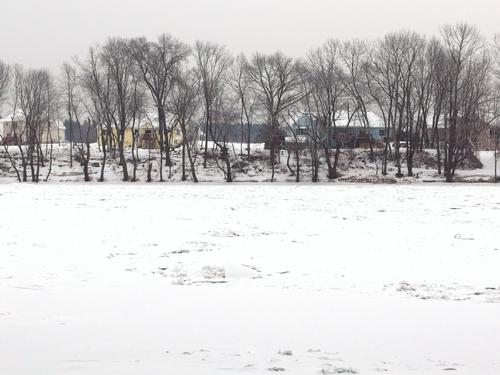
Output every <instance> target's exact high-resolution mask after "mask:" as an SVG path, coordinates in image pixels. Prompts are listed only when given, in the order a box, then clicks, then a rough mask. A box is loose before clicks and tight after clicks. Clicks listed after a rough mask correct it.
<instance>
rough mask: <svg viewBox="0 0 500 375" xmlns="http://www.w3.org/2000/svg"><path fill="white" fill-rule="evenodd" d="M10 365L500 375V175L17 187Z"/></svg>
mask: <svg viewBox="0 0 500 375" xmlns="http://www.w3.org/2000/svg"><path fill="white" fill-rule="evenodd" d="M0 210H1V211H0V213H1V217H2V219H1V221H0V374H6V375H17V374H20V375H21V374H22V375H30V374H33V375H35V374H36V375H40V374H52V375H57V374H72V373H75V374H99V375H101V374H102V375H104V374H106V375H107V374H143V375H150V374H162V375H163V374H176V375H183V374H189V375H191V374H192V375H198V374H219V373H220V374H239V373H249V374H271V373H274V372H283V373H286V374H288V373H290V374H337V373H360V374H378V373H383V372H386V373H394V374H441V373H443V371H445V370H446V371H451V372H452V373H457V374H470V375H481V374H492V375H493V374H498V373H500V355H499V353H500V239H499V233H500V190H499V187H498V186H495V185H441V184H429V185H417V184H414V185H400V184H398V185H390V186H389V185H317V186H312V185H303V186H296V185H292V184H288V185H279V184H278V185H271V184H267V185H243V184H241V185H232V186H229V185H216V184H206V185H196V186H195V185H183V184H176V185H169V184H165V185H159V184H155V185H133V184H127V185H122V184H106V185H99V184H93V185H84V184H83V183H82V184H74V185H73V184H63V185H56V184H45V185H40V186H34V185H28V184H26V185H18V184H2V185H0Z"/></svg>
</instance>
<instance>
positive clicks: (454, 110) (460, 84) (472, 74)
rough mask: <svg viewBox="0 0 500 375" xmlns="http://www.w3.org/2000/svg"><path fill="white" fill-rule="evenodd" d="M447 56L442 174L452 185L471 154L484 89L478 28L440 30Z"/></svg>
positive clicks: (485, 67)
mask: <svg viewBox="0 0 500 375" xmlns="http://www.w3.org/2000/svg"><path fill="white" fill-rule="evenodd" d="M441 33H442V39H443V44H444V49H445V53H446V56H447V76H446V77H447V79H448V90H447V93H446V112H445V122H444V123H445V134H446V141H445V143H444V173H445V177H446V181H447V182H452V181H453V177H454V175H455V170H456V168H457V166H458V165H459V163H461V162H462V161H463V160H464V159H465V158H466V157H467V156H469V155H470V153H471V152H472V143H471V140H470V134H471V131H473V130H474V127H475V126H477V125H478V123H479V122H480V121H481V119H480V118H479V117H478V112H479V110H480V108H479V106H480V105H481V104H482V99H483V98H484V96H485V94H486V92H485V89H486V87H487V78H488V74H487V73H488V69H489V67H490V63H489V58H488V56H487V54H486V50H485V48H484V42H483V40H482V38H481V36H480V34H479V31H478V30H477V28H475V27H473V26H470V25H467V24H457V25H447V26H444V27H443V28H442V31H441Z"/></svg>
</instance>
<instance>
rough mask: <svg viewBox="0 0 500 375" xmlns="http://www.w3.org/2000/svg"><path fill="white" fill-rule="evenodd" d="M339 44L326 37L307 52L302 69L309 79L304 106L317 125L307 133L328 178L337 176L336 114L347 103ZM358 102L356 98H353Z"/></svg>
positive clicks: (338, 147) (337, 136) (338, 150)
mask: <svg viewBox="0 0 500 375" xmlns="http://www.w3.org/2000/svg"><path fill="white" fill-rule="evenodd" d="M340 49H341V44H340V42H339V41H337V40H333V39H331V40H328V41H327V42H326V43H325V44H324V45H323V46H322V47H320V48H318V49H316V50H313V51H311V52H310V53H309V55H308V64H307V66H306V72H307V75H308V80H309V81H310V82H311V89H310V90H309V96H308V97H309V99H308V101H307V102H308V107H309V108H312V110H309V112H311V113H312V114H313V116H314V118H315V120H316V122H317V123H318V125H319V126H317V127H316V126H315V127H314V128H313V130H314V131H313V132H312V133H311V135H312V139H313V142H315V143H317V144H318V145H319V146H320V147H321V148H322V149H323V152H324V156H325V160H326V164H327V167H328V175H327V177H328V178H329V179H334V178H337V177H338V174H337V165H338V160H339V156H340V144H341V141H340V138H339V136H340V134H339V132H338V131H337V127H336V123H337V122H336V121H335V120H336V117H337V116H338V114H339V112H340V111H341V110H345V108H344V107H345V106H346V103H347V102H348V100H349V98H348V96H349V95H348V90H347V83H348V82H347V77H346V74H345V73H344V71H343V69H342V59H341V55H340ZM356 102H358V101H356ZM332 138H335V145H336V146H335V147H336V150H335V158H334V161H333V163H332V160H331V148H332Z"/></svg>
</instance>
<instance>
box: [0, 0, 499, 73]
mask: <svg viewBox="0 0 500 375" xmlns="http://www.w3.org/2000/svg"><path fill="white" fill-rule="evenodd" d="M0 13H1V14H2V18H1V21H0V59H3V60H5V61H7V62H9V63H13V62H19V63H22V64H25V65H29V66H32V67H49V68H52V69H54V68H57V67H58V65H59V64H60V63H61V62H62V61H64V60H68V59H69V58H70V57H71V56H74V55H83V54H85V53H86V51H87V48H88V47H89V46H90V45H92V44H94V43H98V42H103V41H105V40H106V38H107V37H109V36H142V35H145V36H148V37H155V36H156V35H158V34H160V33H163V32H168V33H170V34H173V35H174V36H176V37H178V38H180V39H182V40H184V41H186V42H189V43H192V42H193V41H194V40H196V39H210V40H213V41H216V42H219V43H222V44H225V45H227V47H228V48H229V49H230V50H231V51H233V52H235V53H237V52H246V53H253V52H255V51H256V50H259V51H262V52H271V51H273V50H276V49H280V50H282V51H283V52H285V53H288V54H290V55H292V56H302V55H304V54H305V52H306V51H307V50H308V49H310V48H311V47H315V46H317V45H319V44H321V43H322V42H323V41H324V40H325V39H327V38H330V37H336V38H341V39H347V38H352V37H358V38H376V37H379V36H382V35H383V34H384V33H386V32H388V31H395V30H399V29H404V28H410V29H413V30H416V31H420V32H424V33H427V34H433V33H436V32H437V31H438V29H439V27H440V26H441V25H442V24H444V23H452V22H461V21H467V22H469V23H473V24H476V25H477V26H479V27H480V29H481V30H482V31H483V33H484V35H485V36H488V37H490V36H492V35H493V34H494V33H497V32H500V0H411V1H409V0H0Z"/></svg>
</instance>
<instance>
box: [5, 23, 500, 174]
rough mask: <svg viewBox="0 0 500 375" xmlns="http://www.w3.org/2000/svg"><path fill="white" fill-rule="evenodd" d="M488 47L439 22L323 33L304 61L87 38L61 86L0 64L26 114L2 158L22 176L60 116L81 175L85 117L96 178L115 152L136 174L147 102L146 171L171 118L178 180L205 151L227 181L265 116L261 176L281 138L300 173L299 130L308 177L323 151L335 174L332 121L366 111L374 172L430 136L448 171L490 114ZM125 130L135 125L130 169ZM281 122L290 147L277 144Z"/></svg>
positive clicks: (493, 68)
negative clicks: (97, 158) (374, 131)
mask: <svg viewBox="0 0 500 375" xmlns="http://www.w3.org/2000/svg"><path fill="white" fill-rule="evenodd" d="M499 51H500V42H499V41H498V40H497V41H496V43H488V42H487V41H486V40H485V39H483V37H482V36H481V35H480V33H479V31H478V30H477V28H475V27H474V26H470V25H467V24H457V25H449V26H445V27H443V28H442V29H441V33H440V36H439V37H433V38H426V37H424V36H422V35H420V34H417V33H415V32H411V31H402V32H396V33H390V34H388V35H386V36H385V37H384V38H382V39H379V40H376V41H365V40H351V41H344V42H343V41H339V40H328V41H327V42H326V43H325V44H324V45H323V46H321V47H319V48H317V49H314V50H312V51H310V52H309V53H308V54H307V56H306V57H305V58H303V59H293V58H291V57H288V56H286V55H284V54H283V53H281V52H276V53H272V54H268V55H266V54H261V53H256V54H254V55H253V56H252V57H250V58H248V57H246V56H245V55H239V56H237V57H233V56H231V54H230V53H229V52H228V51H227V49H226V48H225V47H224V46H221V45H218V44H215V43H212V42H202V41H198V42H196V43H195V45H194V46H189V45H187V44H185V43H183V42H181V41H179V40H177V39H175V38H174V37H172V36H170V35H166V34H165V35H161V36H160V37H159V38H157V39H156V40H148V39H146V38H131V39H124V38H113V39H109V40H108V41H107V42H106V43H105V44H104V45H102V46H96V47H92V48H90V50H89V52H88V54H87V56H86V57H85V58H77V59H74V61H72V62H71V63H65V64H64V65H63V68H62V71H61V74H60V77H59V79H58V85H54V83H53V82H54V79H53V78H52V76H51V74H50V73H49V72H47V71H37V70H24V69H22V68H20V67H15V68H14V69H9V67H8V66H6V65H5V64H0V99H2V98H5V97H7V96H9V92H12V94H11V97H12V98H13V100H11V102H12V103H11V106H12V107H13V109H14V111H13V113H14V114H16V113H21V114H22V120H23V122H22V123H23V124H24V125H23V127H22V129H19V130H18V133H16V137H19V140H18V141H17V142H16V144H17V145H18V148H19V152H20V154H21V155H22V157H21V166H20V167H19V166H18V165H17V164H16V160H15V159H14V158H12V157H10V156H9V157H10V161H11V164H12V166H13V167H14V169H15V170H16V172H17V174H18V178H19V180H20V181H21V180H22V181H26V180H27V179H28V175H30V176H31V178H32V180H33V181H38V178H39V167H40V166H43V163H44V162H45V161H46V160H51V157H47V152H48V151H47V150H45V151H44V150H43V147H42V146H41V145H42V139H41V137H42V133H43V132H42V131H41V130H40V129H41V126H40V124H49V126H50V123H51V121H53V119H54V118H58V117H59V116H61V115H62V116H64V117H66V118H67V119H68V120H69V123H70V124H77V127H79V129H80V138H79V141H78V142H74V141H73V139H74V137H73V136H72V135H70V160H71V163H73V159H74V158H75V157H78V160H79V162H80V163H81V165H82V166H83V171H84V176H85V180H86V181H88V180H90V175H89V161H90V157H91V155H90V153H91V147H90V141H89V139H90V137H89V131H90V130H89V129H91V127H90V126H86V127H85V129H86V133H85V134H83V136H82V129H83V128H82V126H83V124H85V123H86V124H87V125H90V124H94V125H95V126H96V127H97V128H98V130H99V132H98V134H99V136H100V139H99V144H100V147H101V148H102V153H101V154H100V155H101V158H102V160H101V163H100V165H101V172H100V177H99V180H100V181H103V180H104V174H105V167H106V162H107V160H108V159H115V158H116V159H118V161H119V165H120V166H121V170H122V177H123V180H124V181H135V180H136V179H137V177H136V172H137V166H138V162H139V156H140V155H139V152H138V150H137V148H138V147H139V146H138V141H137V139H136V136H135V134H137V133H138V132H137V130H138V127H139V124H141V122H142V121H143V120H144V119H145V118H148V116H151V112H152V111H154V112H155V117H156V118H157V120H158V131H157V132H154V134H155V137H157V142H158V144H159V149H160V150H159V160H156V159H155V158H154V157H153V156H151V153H150V154H149V157H148V160H147V174H148V178H147V179H148V181H151V180H152V176H151V170H152V167H153V165H157V167H159V179H160V181H163V180H164V178H165V174H164V168H169V169H168V170H169V171H170V170H171V169H170V167H171V165H172V157H171V152H172V149H173V147H174V145H172V144H170V139H171V137H170V134H171V133H172V132H173V131H174V129H175V128H179V129H180V131H181V133H182V144H181V147H182V179H183V180H186V179H188V175H190V178H191V179H192V180H193V181H195V182H197V181H198V178H197V176H196V159H197V157H202V158H203V167H204V168H206V167H207V164H208V161H209V160H211V159H213V160H214V161H215V163H216V165H217V166H218V168H219V169H220V170H221V171H222V173H223V175H224V179H225V180H226V181H228V182H231V181H233V178H234V176H233V175H234V173H233V172H232V165H234V164H233V163H232V161H234V160H241V159H243V158H250V157H251V134H252V126H253V124H256V123H264V124H266V125H267V129H268V131H267V133H266V144H267V145H268V148H269V163H270V166H271V181H273V180H274V178H275V167H276V165H277V164H278V163H279V162H280V160H279V158H280V149H282V148H287V149H288V155H289V156H288V163H287V164H288V165H289V160H290V153H291V152H293V153H295V163H296V168H295V170H294V169H292V168H291V167H290V166H289V169H290V171H291V173H292V174H295V175H296V178H297V180H299V174H300V165H299V163H300V155H299V154H300V152H301V147H302V146H301V147H299V146H298V145H299V143H303V141H304V137H305V138H306V144H307V146H306V147H307V149H308V152H310V155H311V166H312V180H313V181H318V180H319V179H320V176H319V165H320V160H321V159H323V160H325V163H326V165H327V171H328V172H327V176H326V177H327V178H328V179H335V178H337V177H338V171H337V169H338V162H339V157H340V154H341V152H342V145H343V133H342V132H341V131H339V121H342V127H343V128H345V127H346V126H347V127H348V126H349V125H350V124H351V123H352V122H353V121H354V119H356V121H358V122H361V123H362V125H363V127H365V128H366V129H367V130H369V129H370V127H371V126H372V125H373V124H371V123H370V121H371V118H370V116H369V113H370V112H371V111H373V110H375V111H376V112H378V113H380V114H381V117H382V119H383V123H384V134H385V135H386V136H385V138H384V142H383V144H382V145H380V144H375V142H374V140H373V139H372V137H371V136H369V137H368V142H369V147H370V158H371V160H372V161H373V162H375V163H378V162H379V161H381V171H382V174H383V175H386V174H387V173H388V168H387V166H388V162H389V161H390V160H393V161H394V162H395V165H396V167H397V172H396V176H397V177H401V176H403V175H404V171H403V164H404V163H403V162H402V161H405V162H406V168H407V170H406V174H407V175H408V176H412V175H413V173H414V172H413V158H414V155H415V153H416V152H417V151H421V150H423V149H424V148H429V147H431V148H436V150H437V158H438V163H437V164H438V172H439V173H443V174H444V176H445V178H446V180H447V181H452V180H453V177H454V175H455V170H456V168H457V167H458V166H459V165H460V163H462V162H463V161H464V160H465V159H466V158H467V157H468V156H469V155H470V154H471V153H473V152H474V151H475V148H476V147H477V143H478V137H479V134H480V133H481V130H482V128H483V127H484V126H488V127H489V126H490V125H493V124H495V123H496V121H497V119H498V116H499V114H500V113H499V108H500V105H499V92H500V88H499V87H500V85H499V82H500V73H499V68H498V67H499V65H500V63H499V61H500V52H499ZM9 87H10V89H11V90H10V91H9ZM304 115H306V116H307V118H308V119H309V121H308V126H307V127H306V129H305V130H304V129H303V128H301V127H299V126H297V119H298V118H299V117H300V116H304ZM235 124H238V125H239V126H240V130H241V139H240V142H239V143H240V147H239V153H238V152H237V150H236V148H235V146H234V143H233V142H232V141H231V139H230V131H231V128H232V127H233V126H234V125H235ZM71 129H72V126H71V127H70V131H72V130H71ZM127 129H132V133H133V134H134V142H133V145H132V147H131V156H132V170H130V169H129V168H130V166H129V163H130V158H129V157H127V155H130V154H129V151H130V150H127V146H126V142H125V135H126V131H127ZM283 129H287V133H288V134H291V135H292V139H294V141H295V147H293V143H294V142H292V146H290V142H283ZM494 129H496V128H494ZM299 130H300V131H299ZM299 133H300V134H299ZM497 133H500V132H495V134H497ZM46 134H50V132H46ZM368 134H370V133H369V132H368ZM499 138H500V137H499V136H498V135H497V136H496V146H497V147H498V141H499ZM200 139H202V140H203V141H202V143H201V146H200V145H199V142H197V141H198V140H200ZM332 139H333V140H334V142H333V143H334V147H333V148H334V149H332ZM51 141H52V140H51ZM3 143H4V144H6V143H5V142H3ZM47 143H49V142H47ZM50 143H52V142H50ZM287 145H288V146H287ZM244 146H245V147H244ZM377 147H378V148H379V149H381V150H379V151H380V152H378V153H376V152H375V150H376V149H377ZM4 148H5V151H6V154H7V155H10V154H9V152H8V147H7V146H4ZM377 154H381V160H378V158H377V156H378V155H377ZM155 163H156V164H155ZM187 164H189V166H188V165H187ZM377 168H378V164H377ZM28 169H29V170H28ZM187 169H189V173H188V172H187ZM169 176H170V173H169ZM47 177H48V176H47Z"/></svg>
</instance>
